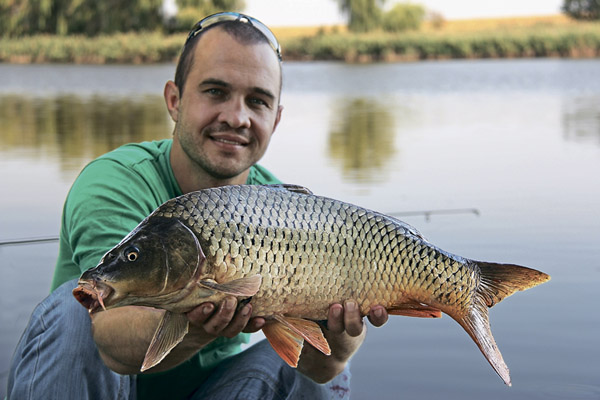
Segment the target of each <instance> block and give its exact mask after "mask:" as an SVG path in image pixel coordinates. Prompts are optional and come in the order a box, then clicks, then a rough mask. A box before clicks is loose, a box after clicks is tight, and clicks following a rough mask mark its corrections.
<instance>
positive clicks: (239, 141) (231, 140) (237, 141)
mask: <svg viewBox="0 0 600 400" xmlns="http://www.w3.org/2000/svg"><path fill="white" fill-rule="evenodd" d="M209 137H210V139H211V140H213V141H215V142H218V143H223V144H225V145H228V146H240V147H243V146H247V145H248V143H249V141H248V140H247V139H245V138H243V137H241V136H236V135H231V134H225V135H223V134H221V135H219V134H216V135H215V134H213V135H210V136H209Z"/></svg>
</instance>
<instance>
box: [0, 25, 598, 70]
mask: <svg viewBox="0 0 600 400" xmlns="http://www.w3.org/2000/svg"><path fill="white" fill-rule="evenodd" d="M184 39H185V36H184V35H182V34H173V35H164V34H160V33H148V34H144V33H129V34H115V35H100V36H97V37H93V38H90V37H85V36H69V37H60V36H30V37H22V38H11V39H7V38H0V62H11V63H45V62H56V63H98V64H101V63H160V62H173V61H175V60H176V59H177V57H178V56H179V52H180V51H181V46H182V44H183V41H184ZM281 45H282V50H283V56H284V60H287V61H294V60H339V61H347V62H372V61H402V60H409V61H410V60H424V59H450V58H515V57H577V58H579V57H600V24H598V23H593V22H589V23H583V22H582V23H578V24H575V25H565V26H551V27H541V28H540V27H531V28H521V29H511V30H506V29H503V30H492V31H482V32H436V31H431V32H407V33H400V34H393V33H385V32H377V33H368V34H353V33H348V32H339V33H335V32H334V33H327V34H316V35H310V36H302V37H289V38H283V39H282V40H281Z"/></svg>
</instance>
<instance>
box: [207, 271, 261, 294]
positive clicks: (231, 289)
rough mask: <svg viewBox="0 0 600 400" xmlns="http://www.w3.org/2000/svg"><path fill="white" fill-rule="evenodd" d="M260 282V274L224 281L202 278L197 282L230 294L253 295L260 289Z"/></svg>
mask: <svg viewBox="0 0 600 400" xmlns="http://www.w3.org/2000/svg"><path fill="white" fill-rule="evenodd" d="M261 282H262V276H260V275H252V276H245V277H243V278H240V279H236V280H234V281H230V282H225V283H217V282H215V281H208V280H204V281H200V282H198V285H200V286H203V287H206V288H209V289H213V290H216V291H217V292H221V293H226V294H230V295H232V296H254V295H255V294H256V292H258V289H260V284H261Z"/></svg>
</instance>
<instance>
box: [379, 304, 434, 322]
mask: <svg viewBox="0 0 600 400" xmlns="http://www.w3.org/2000/svg"><path fill="white" fill-rule="evenodd" d="M387 312H388V314H391V315H402V316H404V317H417V318H441V317H442V311H441V310H440V309H438V308H435V307H431V306H428V305H427V304H423V303H419V302H416V301H414V302H413V301H411V302H408V303H402V304H397V305H394V306H392V307H390V308H387Z"/></svg>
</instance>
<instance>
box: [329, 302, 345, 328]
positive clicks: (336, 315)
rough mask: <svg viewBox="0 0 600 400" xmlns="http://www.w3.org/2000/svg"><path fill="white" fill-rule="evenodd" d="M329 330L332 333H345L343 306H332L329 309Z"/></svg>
mask: <svg viewBox="0 0 600 400" xmlns="http://www.w3.org/2000/svg"><path fill="white" fill-rule="evenodd" d="M327 330H329V331H330V332H332V333H342V332H344V307H342V305H341V304H332V305H331V307H329V315H328V318H327Z"/></svg>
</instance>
